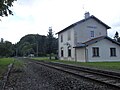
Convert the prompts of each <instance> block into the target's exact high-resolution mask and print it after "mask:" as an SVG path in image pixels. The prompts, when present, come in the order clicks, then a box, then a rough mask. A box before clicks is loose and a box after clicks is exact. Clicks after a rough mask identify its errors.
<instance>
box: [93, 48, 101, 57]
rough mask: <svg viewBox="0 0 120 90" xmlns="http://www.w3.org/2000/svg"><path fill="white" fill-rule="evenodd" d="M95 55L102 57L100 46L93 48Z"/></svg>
mask: <svg viewBox="0 0 120 90" xmlns="http://www.w3.org/2000/svg"><path fill="white" fill-rule="evenodd" d="M92 53H93V57H100V53H99V47H93V48H92Z"/></svg>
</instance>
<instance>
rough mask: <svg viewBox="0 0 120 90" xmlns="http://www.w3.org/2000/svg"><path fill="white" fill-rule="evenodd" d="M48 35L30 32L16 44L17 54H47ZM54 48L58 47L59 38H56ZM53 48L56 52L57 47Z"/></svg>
mask: <svg viewBox="0 0 120 90" xmlns="http://www.w3.org/2000/svg"><path fill="white" fill-rule="evenodd" d="M47 41H48V40H47V37H46V36H43V35H39V34H28V35H26V36H24V37H22V38H21V39H20V41H19V42H18V43H17V44H16V45H15V48H16V53H17V56H29V55H30V54H34V55H35V56H46V55H47V53H48V44H47ZM53 42H54V48H56V47H57V44H55V43H57V39H56V38H54V40H53ZM54 48H53V49H52V50H53V51H54V52H56V50H57V48H56V49H54Z"/></svg>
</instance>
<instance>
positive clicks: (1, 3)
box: [0, 0, 17, 17]
mask: <svg viewBox="0 0 120 90" xmlns="http://www.w3.org/2000/svg"><path fill="white" fill-rule="evenodd" d="M14 1H17V0H0V16H2V17H3V16H8V15H13V12H12V10H10V7H12V6H13V2H14Z"/></svg>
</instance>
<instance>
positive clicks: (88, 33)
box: [57, 13, 120, 62]
mask: <svg viewBox="0 0 120 90" xmlns="http://www.w3.org/2000/svg"><path fill="white" fill-rule="evenodd" d="M107 29H110V27H109V26H108V25H106V24H105V23H103V22H102V21H100V20H99V19H98V18H96V17H95V16H93V15H92V16H90V15H89V13H85V19H83V20H81V21H78V22H76V23H74V24H72V25H70V26H68V27H66V28H65V29H63V30H61V31H60V32H58V33H57V34H58V40H59V41H58V42H59V50H58V51H59V53H58V55H59V59H60V60H69V61H78V62H98V61H99V62H100V61H120V44H119V43H118V42H116V41H114V40H112V39H111V38H109V37H108V36H107Z"/></svg>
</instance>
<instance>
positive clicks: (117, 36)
mask: <svg viewBox="0 0 120 90" xmlns="http://www.w3.org/2000/svg"><path fill="white" fill-rule="evenodd" d="M114 39H115V40H116V41H117V42H118V39H119V33H118V32H117V31H116V33H115V36H114Z"/></svg>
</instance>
